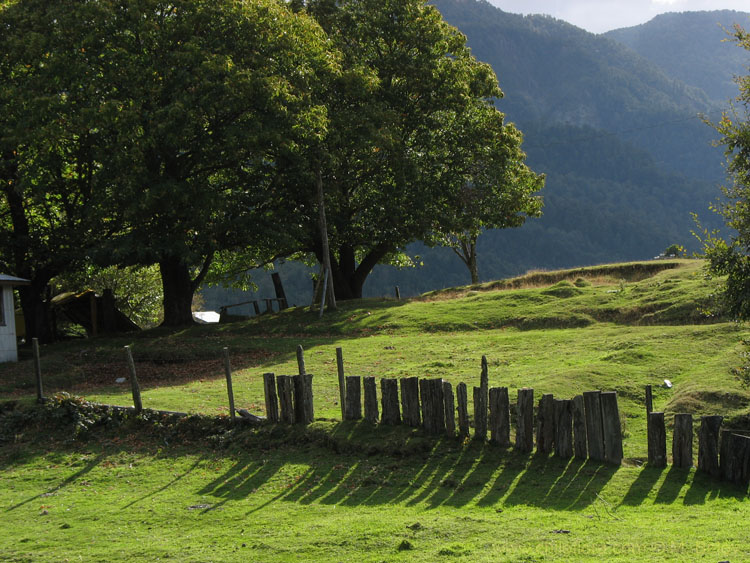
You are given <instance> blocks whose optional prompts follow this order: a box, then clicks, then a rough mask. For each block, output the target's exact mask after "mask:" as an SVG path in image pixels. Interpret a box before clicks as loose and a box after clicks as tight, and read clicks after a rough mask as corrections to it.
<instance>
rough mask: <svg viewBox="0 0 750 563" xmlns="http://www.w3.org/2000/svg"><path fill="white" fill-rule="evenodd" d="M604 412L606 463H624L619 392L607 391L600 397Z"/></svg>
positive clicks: (603, 426)
mask: <svg viewBox="0 0 750 563" xmlns="http://www.w3.org/2000/svg"><path fill="white" fill-rule="evenodd" d="M599 400H600V405H601V410H602V431H603V432H602V435H603V437H604V461H606V462H607V463H613V464H615V465H620V463H622V427H621V425H620V410H619V409H618V408H617V392H616V391H607V392H605V393H602V394H601V395H600V396H599Z"/></svg>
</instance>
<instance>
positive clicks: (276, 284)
mask: <svg viewBox="0 0 750 563" xmlns="http://www.w3.org/2000/svg"><path fill="white" fill-rule="evenodd" d="M271 281H273V289H274V292H275V293H276V298H277V299H278V300H279V311H283V310H284V309H286V308H287V307H288V306H289V302H288V301H287V300H286V293H285V292H284V285H283V284H282V283H281V276H280V275H279V273H278V272H273V273H272V274H271Z"/></svg>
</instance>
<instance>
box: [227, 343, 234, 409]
mask: <svg viewBox="0 0 750 563" xmlns="http://www.w3.org/2000/svg"><path fill="white" fill-rule="evenodd" d="M224 374H225V375H226V377H227V395H229V417H230V418H231V419H232V422H234V419H235V413H234V391H233V390H232V367H231V366H230V364H229V348H227V347H226V346H225V347H224Z"/></svg>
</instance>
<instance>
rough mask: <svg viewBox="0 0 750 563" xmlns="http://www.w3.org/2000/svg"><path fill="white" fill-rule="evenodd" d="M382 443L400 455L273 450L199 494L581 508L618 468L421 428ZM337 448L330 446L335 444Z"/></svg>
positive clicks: (347, 431)
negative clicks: (433, 434)
mask: <svg viewBox="0 0 750 563" xmlns="http://www.w3.org/2000/svg"><path fill="white" fill-rule="evenodd" d="M370 432H372V433H373V435H376V433H375V431H374V430H372V429H371V428H370V427H369V425H367V423H359V424H351V423H341V424H337V425H336V428H335V430H334V431H333V433H332V434H333V438H332V439H335V438H336V437H337V436H338V437H347V436H350V435H352V434H353V433H354V434H356V435H357V437H356V440H357V442H358V443H360V444H361V443H368V442H365V441H363V436H367V435H369V433H370ZM377 434H379V435H380V438H379V439H380V441H381V445H382V444H383V443H384V442H388V441H389V440H392V441H394V442H396V441H397V438H403V436H404V435H406V436H407V437H406V438H405V439H403V441H402V442H399V443H398V446H397V449H396V451H388V452H385V451H383V450H380V451H376V450H374V449H373V450H371V451H368V450H367V449H365V450H364V451H362V450H359V451H354V450H352V451H347V450H346V449H345V447H344V446H342V445H341V444H339V445H337V446H333V449H334V451H336V455H331V453H330V451H326V450H325V449H321V448H316V447H307V448H300V447H298V446H294V445H289V446H284V447H281V448H278V449H276V448H274V449H269V450H267V451H266V452H265V453H263V454H262V455H263V457H264V458H265V459H260V460H259V459H257V456H256V457H255V458H254V459H251V458H250V457H249V456H247V455H241V456H240V457H239V459H238V460H237V463H236V464H235V465H234V466H233V467H232V468H231V469H230V470H228V471H227V472H226V473H224V474H223V475H221V476H219V477H217V478H216V479H215V480H214V481H213V482H211V483H209V484H207V485H206V486H205V487H203V488H202V489H201V490H200V491H199V492H198V494H199V495H201V496H213V497H215V498H217V499H219V501H220V502H219V504H217V505H213V506H212V507H211V510H213V509H216V508H217V507H219V506H221V505H222V504H224V503H226V502H228V501H238V500H243V499H250V498H252V496H253V494H254V493H255V492H256V491H257V490H258V489H260V488H261V487H266V486H267V487H269V489H268V490H267V491H272V496H271V498H269V497H268V495H267V492H266V494H265V495H262V498H264V499H266V500H264V501H263V503H262V504H261V505H259V506H255V507H253V508H252V509H251V510H250V511H249V513H252V512H256V511H258V510H261V509H263V508H265V507H267V506H269V505H270V504H272V503H274V502H276V501H286V502H296V503H300V504H303V505H304V504H311V503H320V504H326V505H343V506H352V507H356V506H382V505H387V504H404V505H406V506H413V505H425V506H427V507H429V508H436V507H439V506H451V507H462V506H465V505H467V504H470V503H476V504H477V505H478V506H494V505H496V504H498V503H503V504H510V505H533V506H539V507H547V508H554V509H563V510H577V509H580V508H583V507H586V506H588V505H589V504H591V503H592V502H594V501H595V500H596V497H597V495H598V493H599V492H600V491H601V490H602V488H603V487H604V486H605V485H606V484H607V483H608V481H609V480H610V479H611V478H612V476H613V475H614V474H615V472H616V471H617V470H618V467H615V466H611V465H605V464H600V463H597V462H593V461H590V460H587V461H583V460H563V459H559V458H556V457H554V456H542V455H534V456H528V455H526V454H521V453H518V452H516V451H513V450H511V449H503V448H497V447H494V446H492V445H489V444H484V443H481V442H468V443H467V444H464V445H463V446H461V445H459V444H458V443H457V439H456V438H449V437H444V438H438V439H434V438H428V437H426V436H424V435H423V434H422V433H421V432H420V431H415V430H411V429H403V427H401V429H400V430H399V429H396V430H393V433H392V434H389V433H388V432H378V433H377ZM329 445H330V444H329Z"/></svg>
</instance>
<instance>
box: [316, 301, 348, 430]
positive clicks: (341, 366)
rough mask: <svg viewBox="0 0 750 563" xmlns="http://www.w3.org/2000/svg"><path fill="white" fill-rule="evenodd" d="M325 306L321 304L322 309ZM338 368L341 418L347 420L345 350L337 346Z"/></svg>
mask: <svg viewBox="0 0 750 563" xmlns="http://www.w3.org/2000/svg"><path fill="white" fill-rule="evenodd" d="M322 309H323V307H322V306H321V310H322ZM336 370H337V372H338V376H339V404H340V405H341V420H346V377H345V376H344V351H343V350H342V349H341V348H336Z"/></svg>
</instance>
